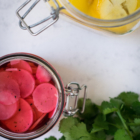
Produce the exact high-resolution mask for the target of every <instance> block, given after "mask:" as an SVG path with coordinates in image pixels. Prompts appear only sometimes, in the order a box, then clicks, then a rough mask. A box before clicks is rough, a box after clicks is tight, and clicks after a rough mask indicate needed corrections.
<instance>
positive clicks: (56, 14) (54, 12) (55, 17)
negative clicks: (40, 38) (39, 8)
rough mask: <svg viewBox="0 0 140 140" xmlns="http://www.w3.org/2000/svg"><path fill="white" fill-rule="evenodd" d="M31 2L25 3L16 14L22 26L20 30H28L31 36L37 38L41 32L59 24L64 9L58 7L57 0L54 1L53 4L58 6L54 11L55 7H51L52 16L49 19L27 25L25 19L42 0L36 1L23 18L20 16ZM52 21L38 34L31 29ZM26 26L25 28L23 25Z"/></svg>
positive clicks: (28, 0) (29, 0)
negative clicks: (56, 23)
mask: <svg viewBox="0 0 140 140" xmlns="http://www.w3.org/2000/svg"><path fill="white" fill-rule="evenodd" d="M44 1H45V2H47V1H49V0H44ZM30 2H31V0H27V1H26V2H25V3H23V4H22V5H21V6H20V7H19V8H18V9H17V11H16V14H17V16H18V18H19V20H20V21H19V26H20V28H21V29H23V30H28V31H29V33H30V34H31V35H33V36H36V35H38V34H40V33H41V32H43V31H44V30H46V29H47V28H49V27H50V26H51V25H53V24H54V23H55V22H57V20H58V19H59V11H60V10H61V9H63V7H61V8H60V7H59V5H58V3H57V2H56V0H53V2H54V4H55V6H56V9H54V8H53V7H51V14H50V16H48V17H46V18H45V19H43V20H41V21H39V22H37V23H35V24H32V25H27V23H26V22H25V20H24V19H25V18H26V16H27V15H28V14H29V13H30V12H31V11H32V9H33V8H34V7H35V6H36V5H37V4H38V2H40V0H36V1H35V2H34V3H33V4H32V5H31V7H30V8H29V9H28V10H27V11H26V12H25V14H24V15H23V16H21V15H20V14H19V12H20V11H21V10H22V9H23V8H24V7H25V6H26V5H27V4H28V3H30ZM50 19H53V21H52V22H51V23H49V24H47V25H46V26H44V27H43V28H42V29H40V30H39V31H37V32H33V31H32V30H31V29H32V28H34V27H36V26H38V25H40V24H42V23H44V22H46V21H48V20H50ZM22 24H23V25H24V26H23V25H22Z"/></svg>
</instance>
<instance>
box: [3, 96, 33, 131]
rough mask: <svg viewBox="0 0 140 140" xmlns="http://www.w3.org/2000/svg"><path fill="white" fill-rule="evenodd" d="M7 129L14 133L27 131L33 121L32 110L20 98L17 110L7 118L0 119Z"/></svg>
mask: <svg viewBox="0 0 140 140" xmlns="http://www.w3.org/2000/svg"><path fill="white" fill-rule="evenodd" d="M2 122H3V123H4V124H5V125H6V127H7V128H8V129H10V130H11V131H13V132H16V133H23V132H25V131H27V130H28V129H29V128H30V126H31V125H32V123H33V111H32V108H31V107H30V105H29V104H28V103H27V102H26V101H25V100H24V99H22V98H20V99H19V109H18V112H17V113H16V114H15V115H14V116H13V117H12V118H10V119H9V120H5V121H2Z"/></svg>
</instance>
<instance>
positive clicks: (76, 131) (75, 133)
mask: <svg viewBox="0 0 140 140" xmlns="http://www.w3.org/2000/svg"><path fill="white" fill-rule="evenodd" d="M70 136H71V137H72V138H73V140H75V139H79V138H81V137H89V133H88V131H87V129H86V125H85V124H84V123H79V124H77V126H73V127H72V128H71V130H70Z"/></svg>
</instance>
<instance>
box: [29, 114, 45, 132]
mask: <svg viewBox="0 0 140 140" xmlns="http://www.w3.org/2000/svg"><path fill="white" fill-rule="evenodd" d="M46 115H47V114H43V115H42V116H41V117H40V118H39V119H38V120H37V121H36V122H35V123H34V124H33V125H32V126H31V127H30V128H29V131H32V130H34V129H35V128H36V127H37V126H38V125H39V124H40V123H41V122H42V121H43V119H44V118H45V117H46Z"/></svg>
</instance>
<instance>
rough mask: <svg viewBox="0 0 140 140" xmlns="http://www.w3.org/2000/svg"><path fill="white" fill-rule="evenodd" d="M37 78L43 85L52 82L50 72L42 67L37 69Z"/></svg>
mask: <svg viewBox="0 0 140 140" xmlns="http://www.w3.org/2000/svg"><path fill="white" fill-rule="evenodd" d="M36 77H37V79H38V80H39V81H40V82H41V83H43V82H49V81H50V80H51V75H50V74H49V72H48V71H47V70H46V69H44V68H43V67H42V66H40V65H39V66H38V68H37V71H36Z"/></svg>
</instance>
